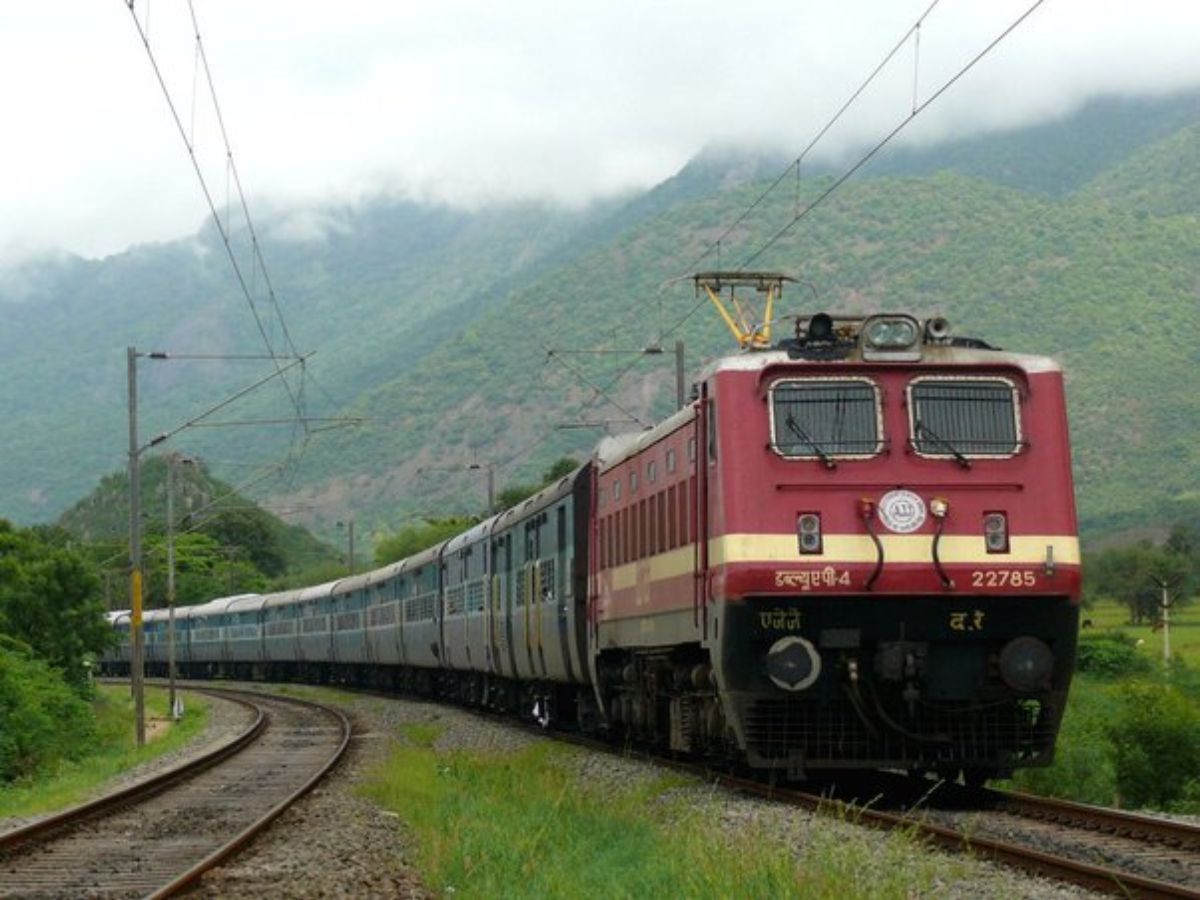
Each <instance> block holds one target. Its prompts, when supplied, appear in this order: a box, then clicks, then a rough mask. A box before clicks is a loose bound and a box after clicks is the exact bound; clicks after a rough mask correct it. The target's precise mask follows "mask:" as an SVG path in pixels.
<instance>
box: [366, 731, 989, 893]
mask: <svg viewBox="0 0 1200 900" xmlns="http://www.w3.org/2000/svg"><path fill="white" fill-rule="evenodd" d="M439 734H440V728H439V727H438V726H437V725H416V726H410V727H408V728H406V729H405V732H404V737H403V739H402V740H401V741H400V742H399V743H398V745H397V746H396V748H395V749H394V751H393V753H392V754H391V756H390V758H389V759H388V760H387V761H386V763H384V764H382V765H380V766H377V767H376V768H375V770H374V771H373V772H371V773H370V774H369V775H368V778H367V780H366V782H365V784H364V785H363V787H362V791H363V793H364V794H365V795H366V796H367V797H369V798H371V799H372V800H374V801H375V802H377V803H379V804H380V805H381V806H383V807H385V808H388V809H392V810H395V811H396V812H398V813H399V814H400V815H401V816H402V817H403V818H404V820H405V821H406V822H407V823H408V824H409V826H410V827H411V828H412V830H413V832H414V834H415V836H416V838H417V843H418V853H417V865H418V867H419V869H420V870H421V873H422V876H423V880H424V882H425V884H426V885H428V886H429V887H430V888H431V889H432V890H434V891H435V892H437V893H439V894H441V895H444V896H451V895H455V894H461V895H462V896H470V897H505V898H509V897H590V896H604V897H616V898H620V897H630V898H632V897H837V896H856V897H857V896H871V897H897V898H901V897H912V896H924V895H927V894H930V893H932V892H935V891H936V890H937V889H938V888H939V886H941V887H944V886H945V885H946V884H948V883H954V882H961V881H962V880H963V879H965V878H967V877H969V874H968V866H967V865H966V864H965V863H963V862H962V861H960V860H954V859H947V858H944V857H937V856H935V855H931V854H929V853H928V852H927V851H925V850H923V849H922V848H920V847H919V846H918V844H917V842H916V840H915V839H914V838H912V837H911V836H910V835H908V834H903V833H894V834H891V835H888V836H886V837H881V836H879V835H876V834H872V833H870V832H868V831H866V830H865V829H860V828H857V827H851V826H849V825H847V824H845V823H841V822H838V821H836V820H834V819H831V820H830V821H829V823H828V824H827V825H823V826H821V827H818V828H813V829H811V830H808V831H806V832H805V833H804V835H803V836H802V837H800V836H797V835H789V834H788V833H787V832H786V830H783V831H779V832H775V831H772V830H771V826H770V825H769V824H767V823H766V822H759V821H757V820H754V819H741V818H735V819H733V820H730V819H729V818H728V816H729V812H728V810H727V809H726V807H725V805H724V803H723V801H722V800H721V799H720V797H718V796H715V795H708V796H705V797H699V798H697V797H696V796H695V793H694V792H696V791H701V792H705V793H706V794H707V791H708V789H707V788H706V787H705V786H704V785H703V784H701V783H699V782H695V781H694V780H691V779H686V778H683V777H680V776H677V775H671V774H667V775H661V776H659V777H648V778H646V779H636V778H635V779H633V783H620V784H614V783H613V782H612V781H611V780H608V779H600V780H599V781H597V780H595V779H594V777H585V776H584V775H583V774H582V771H581V769H580V767H579V766H578V764H577V754H578V753H579V751H577V750H575V749H574V748H567V747H562V746H561V745H553V744H548V743H545V744H535V745H533V746H531V747H529V748H527V749H525V750H520V751H517V752H506V753H489V754H483V753H467V752H444V751H439V750H438V749H436V747H435V744H436V741H437V738H438V736H439ZM685 795H688V796H685Z"/></svg>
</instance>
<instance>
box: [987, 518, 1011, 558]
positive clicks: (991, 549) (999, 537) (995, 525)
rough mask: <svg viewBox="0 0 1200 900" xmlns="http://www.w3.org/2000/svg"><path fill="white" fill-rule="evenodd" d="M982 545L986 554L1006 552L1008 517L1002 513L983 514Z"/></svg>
mask: <svg viewBox="0 0 1200 900" xmlns="http://www.w3.org/2000/svg"><path fill="white" fill-rule="evenodd" d="M983 543H984V544H985V546H986V547H987V552H988V553H1007V552H1008V516H1006V515H1005V514H1004V513H1002V512H990V513H984V515H983Z"/></svg>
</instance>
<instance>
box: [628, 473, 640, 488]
mask: <svg viewBox="0 0 1200 900" xmlns="http://www.w3.org/2000/svg"><path fill="white" fill-rule="evenodd" d="M637 484H638V477H637V472H636V471H633V472H630V473H629V493H631V494H636V493H637Z"/></svg>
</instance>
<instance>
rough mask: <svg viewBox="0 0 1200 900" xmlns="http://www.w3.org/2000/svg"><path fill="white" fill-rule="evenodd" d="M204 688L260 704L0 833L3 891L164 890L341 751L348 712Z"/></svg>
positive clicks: (213, 856)
mask: <svg viewBox="0 0 1200 900" xmlns="http://www.w3.org/2000/svg"><path fill="white" fill-rule="evenodd" d="M205 693H210V694H213V695H214V696H218V697H223V698H226V699H231V700H235V701H237V702H240V703H243V704H245V705H247V706H250V707H252V708H254V709H256V710H257V712H258V715H257V717H256V720H255V722H254V724H253V725H252V726H251V727H250V728H249V729H247V730H246V731H245V732H243V733H242V734H241V735H239V736H238V737H237V738H236V739H234V740H233V741H231V742H229V743H228V744H226V745H224V746H222V747H220V748H218V749H217V750H215V751H213V752H212V753H209V754H206V755H205V756H203V757H200V758H198V759H195V760H192V761H191V762H189V763H187V764H185V765H182V766H179V767H177V768H175V769H173V770H171V771H170V772H167V773H164V774H163V775H160V776H157V777H155V778H151V779H149V780H147V781H144V782H141V783H140V784H136V785H134V786H132V787H131V788H128V789H126V790H123V791H119V792H117V793H116V794H112V795H109V796H107V797H103V798H101V799H100V800H97V801H93V802H91V803H87V804H84V805H82V806H78V807H75V808H73V809H70V810H67V811H65V812H63V813H60V814H58V815H54V816H51V817H49V818H47V819H43V820H40V821H38V822H34V823H33V824H31V825H28V826H26V827H24V828H19V829H17V830H15V831H11V832H8V833H6V834H3V835H0V897H6V898H7V897H28V898H41V897H105V898H107V897H146V896H148V897H166V896H169V895H171V894H173V893H175V892H176V891H178V890H181V889H182V888H184V887H186V886H187V885H189V884H191V883H192V882H194V881H195V880H196V879H197V878H199V877H200V875H201V874H203V873H204V872H205V871H206V870H208V869H209V868H212V867H213V866H215V865H217V864H218V863H219V862H221V860H223V859H225V858H226V857H228V856H229V855H230V854H232V853H234V852H235V851H236V850H238V849H239V848H241V847H242V846H243V845H245V844H246V843H247V842H249V840H250V839H251V838H252V837H253V836H254V835H255V834H257V833H258V832H259V831H261V830H262V829H263V828H265V827H266V826H267V825H268V824H269V823H270V822H271V821H272V820H273V819H274V818H275V817H276V816H278V815H279V814H280V813H281V812H283V811H284V810H285V809H286V808H287V807H288V806H289V805H291V804H292V803H293V802H295V801H296V800H297V799H299V798H300V797H301V796H303V795H304V794H305V793H306V792H307V791H308V790H309V789H310V788H311V787H313V785H315V784H316V783H317V782H318V781H319V780H320V779H321V778H322V777H323V776H324V775H325V774H326V773H327V772H328V771H329V770H330V769H332V768H333V766H334V764H335V763H336V762H337V761H338V760H339V759H340V758H341V756H342V754H343V752H344V751H345V749H346V747H347V746H348V744H349V742H350V734H351V726H350V722H349V720H348V719H347V718H346V717H345V715H343V714H342V713H341V712H339V711H338V710H336V709H332V708H330V707H326V706H322V705H319V704H316V703H311V702H308V701H302V700H296V699H293V698H284V697H272V696H266V695H261V694H251V693H239V692H232V691H225V690H221V691H215V690H207V689H206V690H205Z"/></svg>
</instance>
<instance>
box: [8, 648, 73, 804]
mask: <svg viewBox="0 0 1200 900" xmlns="http://www.w3.org/2000/svg"><path fill="white" fill-rule="evenodd" d="M94 736H95V723H94V720H93V717H92V709H91V706H90V705H89V704H88V703H87V702H86V701H84V700H83V699H81V698H80V696H79V694H78V693H77V692H76V691H74V690H72V689H71V687H70V686H69V685H68V684H67V682H66V680H65V679H64V678H63V675H62V673H61V672H59V671H58V670H57V669H53V668H51V667H50V666H48V665H47V664H46V663H44V662H42V661H41V660H39V659H36V658H35V657H33V656H32V654H31V653H30V652H29V650H28V648H25V647H24V646H23V645H21V644H19V643H17V642H16V641H13V640H12V639H9V638H3V637H0V784H4V783H7V782H10V781H12V780H14V779H16V778H22V777H27V776H32V775H35V774H38V773H40V772H43V771H45V770H47V769H49V768H51V767H53V766H54V765H55V764H56V763H58V762H59V761H61V760H64V759H76V758H78V757H79V756H81V755H82V754H83V753H84V752H86V751H87V749H88V748H89V747H90V746H91V744H92V742H93V739H94Z"/></svg>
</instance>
